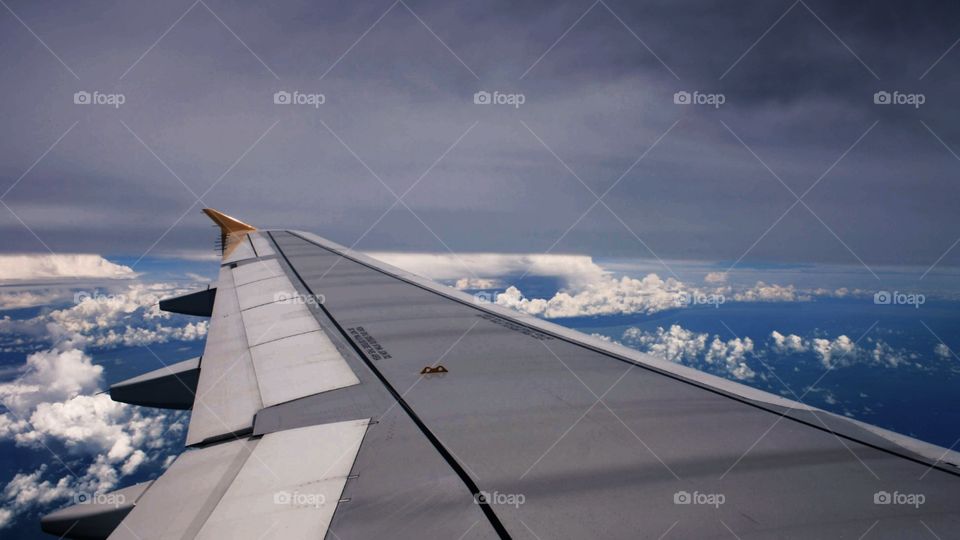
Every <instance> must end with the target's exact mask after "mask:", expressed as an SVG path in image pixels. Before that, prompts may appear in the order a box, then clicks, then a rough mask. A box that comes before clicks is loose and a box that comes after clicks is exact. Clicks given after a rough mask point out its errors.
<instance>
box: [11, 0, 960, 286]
mask: <svg viewBox="0 0 960 540" xmlns="http://www.w3.org/2000/svg"><path fill="white" fill-rule="evenodd" d="M958 19H960V9H958V8H957V7H956V5H955V4H952V3H947V2H923V3H916V2H855V3H852V2H844V3H841V4H838V3H834V2H823V1H817V0H809V1H808V0H804V1H803V2H790V1H784V2H780V1H777V2H770V1H756V2H746V3H737V4H736V5H734V4H731V3H729V2H719V1H695V2H684V3H676V2H644V3H636V2H618V1H616V0H609V1H608V0H604V1H602V2H601V1H597V2H593V3H591V2H590V1H585V2H563V3H555V2H549V3H528V4H524V5H522V6H517V5H515V4H514V3H510V2H471V3H462V4H451V3H447V2H423V1H416V0H410V1H407V0H404V1H402V2H401V1H396V2H390V1H385V2H368V3H363V4H359V5H357V4H350V5H349V6H347V5H342V4H337V3H326V4H324V3H320V4H318V3H314V2H303V3H298V2H279V3H270V4H269V5H249V4H245V3H232V2H221V1H218V0H202V1H194V2H190V1H187V2H165V3H142V2H114V3H108V2H98V3H86V2H73V3H70V4H69V5H67V6H64V5H61V4H52V3H49V2H17V1H12V2H7V3H6V4H5V9H3V10H0V44H2V51H3V52H2V53H0V69H2V72H3V77H2V81H0V95H2V96H3V99H2V100H0V114H2V117H3V119H4V121H3V124H4V128H5V129H6V130H7V134H8V135H7V136H6V137H4V138H3V142H2V144H0V182H2V183H0V190H3V192H2V198H0V201H2V202H3V204H4V205H5V208H0V211H2V212H0V234H2V235H3V238H4V242H3V243H2V246H0V249H2V250H3V251H7V252H45V251H47V250H48V249H49V250H50V251H53V252H56V253H61V252H92V253H100V254H109V255H113V256H125V257H133V258H134V261H135V260H136V259H137V258H139V257H141V256H142V255H143V254H147V255H155V256H177V255H181V256H183V255H186V254H189V255H191V256H201V255H204V254H209V253H210V251H211V245H212V242H213V237H214V235H213V234H212V231H211V230H210V225H209V223H208V222H207V221H206V219H205V218H204V217H203V216H202V215H201V214H200V212H199V209H200V208H201V207H203V206H212V207H216V208H219V209H222V210H224V211H227V212H229V213H231V214H233V215H235V216H238V217H240V218H242V219H244V220H246V221H248V222H250V223H253V224H255V225H257V226H261V227H284V228H299V229H304V230H310V231H313V232H316V233H318V234H321V235H323V236H326V237H329V238H331V239H333V240H336V241H338V242H340V243H343V244H346V245H356V246H357V247H358V248H360V249H367V250H407V251H409V250H413V251H432V252H446V251H454V252H457V253H461V252H522V253H538V252H545V251H550V252H560V253H586V254H590V255H592V256H597V257H603V256H611V257H612V256H621V257H643V258H662V259H684V260H711V261H727V262H729V263H731V264H733V263H734V262H736V263H737V265H740V264H743V265H745V266H749V265H751V264H763V263H769V262H777V263H785V262H786V263H797V262H803V263H818V262H829V263H837V264H853V265H857V266H860V267H861V269H862V270H863V271H864V272H868V273H869V272H871V271H872V272H874V273H876V271H875V270H873V269H874V267H875V266H877V265H912V266H916V267H917V268H918V272H917V273H918V275H919V274H921V273H922V272H923V271H924V270H926V269H929V268H930V267H931V266H934V265H936V268H940V267H941V266H943V267H948V266H951V265H956V264H957V262H958V260H960V259H958V258H960V250H954V249H952V248H953V247H954V243H955V242H956V241H957V239H958V237H960V220H958V218H957V217H956V212H955V211H954V208H955V206H956V203H957V202H958V196H960V186H958V184H957V182H958V173H960V159H958V157H957V154H956V152H957V150H958V149H960V132H958V128H957V127H956V126H957V125H958V123H957V122H956V117H955V115H956V113H955V110H956V107H955V106H954V105H955V103H954V100H955V98H954V96H955V95H956V94H957V93H956V91H955V90H956V87H957V82H956V80H955V79H956V77H955V74H956V73H957V67H958V65H960V50H955V47H954V46H955V45H956V44H957V43H956V41H957V39H958V37H960V36H958V35H957V31H956V23H957V21H958ZM278 91H286V92H290V93H291V95H292V96H293V99H296V97H297V96H299V98H300V101H301V103H292V104H284V103H281V104H275V103H274V94H275V93H276V92H278ZM480 91H485V92H490V93H491V94H492V99H494V100H495V99H497V96H498V94H494V92H497V93H499V101H500V102H499V103H489V104H476V103H474V94H475V93H477V92H480ZM77 92H89V93H90V94H91V96H92V97H91V100H92V101H96V100H98V99H99V101H100V103H86V104H84V103H81V104H77V103H74V97H75V93H77ZM95 92H97V93H99V94H96V93H95ZM293 92H297V93H298V94H293ZM677 92H688V93H689V95H690V97H691V98H690V100H691V101H694V102H695V103H690V104H684V103H683V102H682V101H683V94H680V95H677ZM877 92H888V93H889V94H890V98H889V100H888V101H890V102H891V103H886V102H884V101H883V100H884V98H883V96H882V95H880V96H879V99H880V101H881V103H880V104H877V103H875V99H876V96H875V94H876V93H877ZM320 95H322V97H317V96H320ZM518 95H522V97H519V96H518ZM311 96H313V97H312V98H311ZM675 98H678V99H679V100H680V101H681V103H680V104H676V103H674V101H675ZM80 99H81V101H82V97H81V98H80ZM321 101H322V103H320V102H321ZM601 196H602V199H601V200H599V201H598V198H601ZM401 197H402V199H401V200H400V201H399V202H398V198H401ZM798 199H800V200H799V202H798Z"/></svg>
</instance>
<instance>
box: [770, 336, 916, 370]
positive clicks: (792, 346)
mask: <svg viewBox="0 0 960 540" xmlns="http://www.w3.org/2000/svg"><path fill="white" fill-rule="evenodd" d="M770 338H771V341H772V346H771V349H772V350H773V351H774V352H777V353H779V354H798V353H806V352H810V353H813V355H814V356H815V357H816V359H817V360H818V361H819V362H820V363H821V364H823V367H825V368H831V367H832V368H838V367H847V366H852V365H854V364H871V365H876V366H883V367H890V368H896V367H901V366H904V365H912V366H914V367H917V368H921V369H922V368H924V366H923V365H922V364H921V363H919V360H920V355H918V354H917V353H915V352H910V351H908V350H906V349H900V348H896V347H893V346H891V345H890V344H888V343H887V342H885V341H883V340H882V339H864V344H865V345H858V344H857V343H855V342H854V341H853V340H852V339H850V338H849V337H848V336H846V335H840V336H838V337H836V338H833V339H826V338H820V337H814V338H809V339H807V338H803V337H800V336H798V335H796V334H787V335H784V334H781V333H780V332H777V331H776V330H774V331H773V332H772V333H771V334H770Z"/></svg>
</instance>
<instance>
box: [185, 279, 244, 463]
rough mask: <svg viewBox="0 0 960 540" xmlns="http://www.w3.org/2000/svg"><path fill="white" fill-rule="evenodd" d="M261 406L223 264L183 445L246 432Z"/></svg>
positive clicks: (238, 307) (229, 280)
mask: <svg viewBox="0 0 960 540" xmlns="http://www.w3.org/2000/svg"><path fill="white" fill-rule="evenodd" d="M262 408H263V402H262V401H261V399H260V389H259V386H258V385H257V375H256V372H255V371H254V369H253V362H252V361H251V358H250V350H249V348H248V345H247V335H246V330H245V328H244V324H243V319H242V317H241V315H240V304H239V301H238V300H237V293H236V290H235V287H234V282H233V272H232V270H231V269H230V267H229V266H223V267H221V268H220V278H219V280H218V282H217V297H216V300H215V301H214V305H213V316H212V317H211V318H210V329H209V331H208V333H207V343H206V346H205V347H204V351H203V356H202V357H201V360H200V380H199V381H198V382H197V394H196V397H195V399H194V405H193V414H192V415H191V416H190V426H189V428H188V429H187V445H188V446H189V445H193V444H197V443H200V442H203V441H204V440H207V439H211V438H215V437H218V436H223V435H224V434H229V433H237V432H242V431H244V430H247V429H250V428H252V426H253V416H254V415H255V414H256V413H257V411H259V410H260V409H262Z"/></svg>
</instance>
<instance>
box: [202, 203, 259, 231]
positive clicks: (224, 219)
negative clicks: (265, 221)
mask: <svg viewBox="0 0 960 540" xmlns="http://www.w3.org/2000/svg"><path fill="white" fill-rule="evenodd" d="M203 213H204V214H206V215H207V217H209V218H210V219H212V220H213V222H214V223H216V224H217V225H218V226H219V227H220V232H221V233H223V234H225V235H227V234H233V233H244V232H250V231H255V230H257V228H256V227H254V226H253V225H247V224H246V223H244V222H242V221H240V220H239V219H237V218H235V217H231V216H228V215H226V214H224V213H223V212H218V211H217V210H214V209H213V208H204V209H203Z"/></svg>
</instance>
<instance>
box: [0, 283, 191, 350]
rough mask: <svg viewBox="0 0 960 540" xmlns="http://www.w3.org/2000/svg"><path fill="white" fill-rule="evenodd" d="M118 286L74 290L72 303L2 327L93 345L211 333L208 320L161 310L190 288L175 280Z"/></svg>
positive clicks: (139, 342) (140, 342) (129, 343)
mask: <svg viewBox="0 0 960 540" xmlns="http://www.w3.org/2000/svg"><path fill="white" fill-rule="evenodd" d="M112 291H113V292H109V290H107V292H103V291H101V290H99V289H97V290H93V291H81V292H74V293H73V295H72V299H73V301H74V302H73V303H72V305H70V306H67V307H65V308H62V309H56V310H52V311H50V312H46V313H43V314H40V315H38V316H36V317H33V318H30V319H24V320H16V319H11V318H10V317H5V318H3V319H0V331H3V332H5V333H8V334H10V335H13V334H22V335H29V336H34V337H36V338H47V337H53V338H54V339H58V340H62V339H70V340H77V339H81V340H83V341H84V342H85V343H87V344H89V345H90V346H94V347H101V348H106V347H115V346H119V345H125V346H138V345H149V344H152V343H165V342H168V341H175V340H182V341H192V340H196V339H201V338H203V337H204V336H206V333H207V328H208V321H205V320H204V321H189V322H187V323H183V324H180V325H172V324H169V321H170V320H171V319H172V315H171V314H170V313H167V312H165V311H161V310H160V307H159V305H158V302H159V301H160V299H162V298H166V297H168V296H175V295H177V294H181V293H184V292H187V291H188V289H184V288H181V287H180V286H179V285H177V284H175V283H153V284H144V283H139V282H135V283H128V284H125V285H124V286H123V287H121V288H113V289H112Z"/></svg>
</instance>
